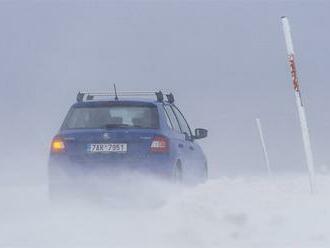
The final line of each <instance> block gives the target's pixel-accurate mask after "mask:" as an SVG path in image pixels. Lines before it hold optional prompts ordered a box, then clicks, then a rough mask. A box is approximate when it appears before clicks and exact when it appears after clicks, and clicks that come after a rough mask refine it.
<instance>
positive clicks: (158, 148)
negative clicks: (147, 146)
mask: <svg viewBox="0 0 330 248" xmlns="http://www.w3.org/2000/svg"><path fill="white" fill-rule="evenodd" d="M168 148H169V145H168V140H167V139H166V138H165V137H162V136H156V137H154V138H153V140H152V143H151V151H152V152H167V151H168Z"/></svg>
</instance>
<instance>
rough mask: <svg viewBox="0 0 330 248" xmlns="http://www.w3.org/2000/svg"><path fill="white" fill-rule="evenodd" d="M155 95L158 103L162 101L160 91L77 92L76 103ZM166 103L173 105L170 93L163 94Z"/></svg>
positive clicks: (172, 96)
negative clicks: (96, 98) (109, 98)
mask: <svg viewBox="0 0 330 248" xmlns="http://www.w3.org/2000/svg"><path fill="white" fill-rule="evenodd" d="M154 95H156V98H157V101H158V102H163V101H164V94H163V92H162V91H161V90H160V91H121V92H120V91H119V92H116V91H115V92H78V94H77V102H83V101H92V100H94V98H95V97H105V96H109V97H115V100H118V97H120V96H122V97H141V96H154ZM165 95H166V98H167V102H169V103H174V95H173V94H172V93H169V94H165Z"/></svg>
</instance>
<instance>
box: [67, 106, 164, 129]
mask: <svg viewBox="0 0 330 248" xmlns="http://www.w3.org/2000/svg"><path fill="white" fill-rule="evenodd" d="M117 127H118V128H124V127H127V128H153V129H156V128H159V118H158V111H157V108H156V107H149V106H122V105H120V106H107V107H103V106H102V107H77V108H73V109H72V110H71V111H70V113H69V114H68V117H67V118H66V119H65V121H64V124H63V126H62V129H81V128H117Z"/></svg>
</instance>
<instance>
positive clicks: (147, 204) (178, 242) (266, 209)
mask: <svg viewBox="0 0 330 248" xmlns="http://www.w3.org/2000/svg"><path fill="white" fill-rule="evenodd" d="M135 183H136V182H134V183H133V182H132V181H126V182H123V184H122V185H124V184H125V185H128V186H127V187H121V186H120V184H116V185H117V186H116V189H115V191H116V192H117V193H118V192H121V190H122V192H121V194H118V195H115V197H114V198H105V199H103V198H102V197H95V195H93V197H92V198H93V200H88V199H85V200H84V201H75V202H74V203H72V202H71V203H68V202H66V203H57V204H55V205H51V204H49V202H48V200H47V197H46V195H47V193H46V192H47V191H46V187H45V185H30V186H28V185H20V186H12V185H10V184H6V185H3V186H1V189H0V196H1V205H0V247H31V248H38V247H40V248H41V247H42V248H44V247H61V248H63V247H70V248H74V247H77V248H78V247H79V248H82V247H111V248H112V247H114V248H115V247H119V248H126V247H138V248H139V247H143V248H148V247H150V248H157V247H171V248H176V247H178V248H184V247H189V248H193V247H263V248H264V247H267V248H271V247H281V248H283V247H288V248H289V247H290V248H291V247H299V248H302V247H330V232H329V223H330V200H329V195H330V176H326V175H323V176H321V175H318V176H317V193H316V194H314V195H311V194H310V193H309V188H308V178H307V177H305V176H303V175H287V176H276V177H274V178H273V179H267V178H261V177H242V178H220V179H214V180H210V181H209V182H207V183H206V184H204V185H200V186H197V187H187V188H178V187H174V186H169V185H165V184H163V183H159V182H153V181H152V182H151V181H150V182H148V183H137V186H136V185H135ZM109 186H111V185H109ZM112 186H113V185H112ZM100 188H102V189H103V187H100ZM102 195H103V194H102ZM120 196H122V197H120ZM114 199H116V200H114Z"/></svg>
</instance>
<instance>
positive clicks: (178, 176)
mask: <svg viewBox="0 0 330 248" xmlns="http://www.w3.org/2000/svg"><path fill="white" fill-rule="evenodd" d="M182 181H183V176H182V166H181V163H180V162H177V163H176V165H175V166H174V170H173V182H174V183H176V184H181V183H182Z"/></svg>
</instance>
